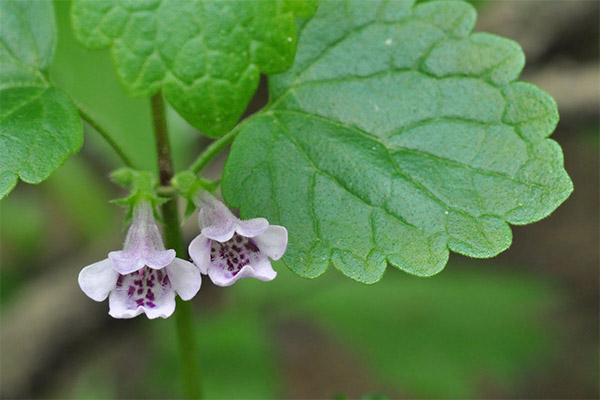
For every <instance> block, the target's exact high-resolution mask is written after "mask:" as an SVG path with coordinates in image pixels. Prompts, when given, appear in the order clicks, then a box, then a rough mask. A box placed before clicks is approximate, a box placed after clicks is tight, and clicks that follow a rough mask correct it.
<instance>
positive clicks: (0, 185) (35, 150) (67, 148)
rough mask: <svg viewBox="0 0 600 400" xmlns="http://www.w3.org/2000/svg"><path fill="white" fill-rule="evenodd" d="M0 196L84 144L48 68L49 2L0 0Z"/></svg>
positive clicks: (51, 43) (38, 177) (52, 36)
mask: <svg viewBox="0 0 600 400" xmlns="http://www.w3.org/2000/svg"><path fill="white" fill-rule="evenodd" d="M0 15H1V16H2V24H0V71H1V72H0V97H1V98H2V110H1V111H0V198H3V197H4V196H6V195H7V194H8V193H9V192H10V191H11V190H12V189H13V188H14V186H15V185H16V184H17V180H18V178H21V180H23V181H25V182H28V183H39V182H41V181H43V180H44V179H46V178H47V177H48V176H49V175H50V174H51V173H52V172H54V171H55V170H56V169H57V168H58V167H60V166H61V165H62V164H63V163H64V161H65V160H66V159H67V157H68V156H69V154H72V153H76V152H77V151H79V149H80V148H81V145H82V141H83V136H82V127H81V121H80V119H79V116H78V113H77V108H76V107H75V106H74V104H73V102H72V101H71V99H70V98H69V96H67V94H66V93H64V92H63V91H62V90H60V89H58V88H56V87H52V86H51V85H50V83H49V82H48V80H47V78H46V71H47V69H48V67H49V66H50V62H51V61H52V56H53V54H54V47H55V44H56V26H55V22H54V9H53V7H52V2H51V1H36V2H27V1H2V2H0Z"/></svg>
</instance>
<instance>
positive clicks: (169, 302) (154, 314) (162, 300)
mask: <svg viewBox="0 0 600 400" xmlns="http://www.w3.org/2000/svg"><path fill="white" fill-rule="evenodd" d="M154 304H155V307H149V306H144V307H143V308H144V312H145V313H146V316H147V317H148V318H150V319H154V318H158V317H160V318H167V317H170V316H171V314H173V311H175V291H174V290H165V291H164V292H163V294H162V296H160V297H157V298H156V300H155V301H154Z"/></svg>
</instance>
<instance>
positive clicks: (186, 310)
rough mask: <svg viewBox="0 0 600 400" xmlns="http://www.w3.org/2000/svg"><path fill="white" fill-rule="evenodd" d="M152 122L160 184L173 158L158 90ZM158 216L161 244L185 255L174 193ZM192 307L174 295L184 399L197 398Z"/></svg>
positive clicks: (170, 173) (164, 182)
mask: <svg viewBox="0 0 600 400" xmlns="http://www.w3.org/2000/svg"><path fill="white" fill-rule="evenodd" d="M151 104H152V122H153V124H154V138H155V141H156V152H157V154H158V175H159V177H160V184H161V185H163V186H168V185H170V181H171V178H172V177H173V160H172V158H171V146H170V144H169V132H168V130H167V119H166V116H165V104H164V100H163V98H162V94H161V93H157V94H155V95H154V96H152V98H151ZM162 216H163V221H164V226H165V244H166V246H167V248H170V249H174V250H175V252H176V253H177V255H178V256H179V257H183V258H185V248H184V245H183V236H182V234H181V227H180V224H179V211H178V208H177V197H173V198H171V199H170V200H169V201H168V202H166V203H164V204H163V205H162ZM192 322H193V321H192V308H191V305H190V303H189V302H184V301H181V299H179V298H178V299H177V308H176V309H175V324H176V327H177V339H178V341H179V348H180V352H181V361H182V367H183V380H184V383H185V395H186V398H188V399H198V398H200V393H201V388H200V376H199V375H198V368H197V365H196V360H195V358H194V357H195V355H196V349H195V343H194V335H193V329H192Z"/></svg>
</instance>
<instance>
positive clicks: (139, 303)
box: [135, 299, 144, 306]
mask: <svg viewBox="0 0 600 400" xmlns="http://www.w3.org/2000/svg"><path fill="white" fill-rule="evenodd" d="M135 304H137V305H138V306H143V305H144V299H137V300H136V301H135Z"/></svg>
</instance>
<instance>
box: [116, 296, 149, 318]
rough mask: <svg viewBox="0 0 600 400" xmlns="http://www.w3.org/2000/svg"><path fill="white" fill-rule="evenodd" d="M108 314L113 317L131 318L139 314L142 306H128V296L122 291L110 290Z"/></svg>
mask: <svg viewBox="0 0 600 400" xmlns="http://www.w3.org/2000/svg"><path fill="white" fill-rule="evenodd" d="M108 307H109V310H108V314H109V315H110V316H111V317H113V318H133V317H135V316H138V315H140V314H141V313H142V312H143V311H144V309H143V307H135V308H130V307H129V298H128V297H127V293H126V292H124V291H121V290H119V291H112V292H111V293H110V296H108Z"/></svg>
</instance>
